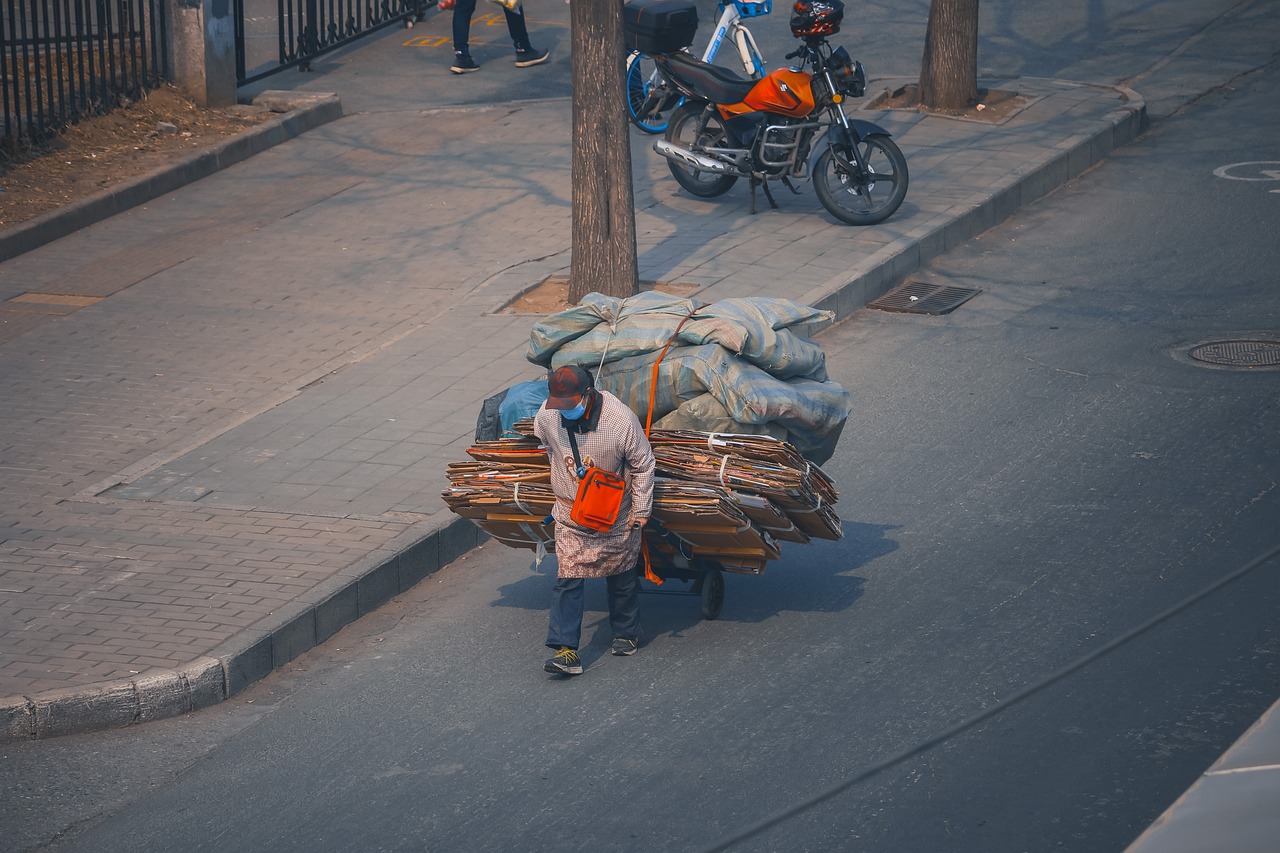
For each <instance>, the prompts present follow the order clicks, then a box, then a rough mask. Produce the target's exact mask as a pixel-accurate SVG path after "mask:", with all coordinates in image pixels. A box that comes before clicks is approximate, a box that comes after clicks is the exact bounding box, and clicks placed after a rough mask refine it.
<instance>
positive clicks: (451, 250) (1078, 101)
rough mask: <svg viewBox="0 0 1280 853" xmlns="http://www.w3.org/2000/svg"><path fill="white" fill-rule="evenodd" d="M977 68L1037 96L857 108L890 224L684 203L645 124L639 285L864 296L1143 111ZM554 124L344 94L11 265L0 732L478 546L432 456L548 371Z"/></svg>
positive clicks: (5, 347) (96, 710)
mask: <svg viewBox="0 0 1280 853" xmlns="http://www.w3.org/2000/svg"><path fill="white" fill-rule="evenodd" d="M991 85H995V86H997V87H999V88H1014V89H1017V90H1019V91H1020V92H1021V93H1023V94H1025V95H1029V96H1031V97H1033V98H1034V102H1033V103H1031V104H1030V105H1029V106H1027V107H1026V108H1025V109H1024V110H1023V111H1022V112H1020V113H1019V114H1018V115H1016V116H1014V117H1013V118H1012V119H1011V120H1009V121H1008V122H1006V123H1005V124H1002V125H999V126H993V125H989V124H986V123H980V122H965V121H958V120H953V119H945V118H938V117H922V116H919V115H917V114H914V113H909V112H900V111H894V112H881V113H873V114H869V115H866V116H864V117H866V118H868V119H871V120H875V121H879V122H880V123H882V124H884V125H885V126H886V127H888V128H889V129H890V130H891V131H892V132H893V133H894V135H895V136H896V137H897V139H898V141H899V144H900V145H901V147H902V148H903V149H904V151H905V152H906V154H907V158H908V162H909V164H910V168H911V176H912V183H911V188H910V191H909V193H908V196H907V201H906V203H905V204H904V206H903V208H902V209H901V210H900V212H899V213H898V214H897V215H896V216H895V217H894V218H893V219H891V220H890V221H889V222H887V223H885V224H883V225H881V226H877V227H875V228H865V229H856V228H849V227H845V226H841V225H836V224H834V222H833V220H831V219H830V218H829V217H827V216H826V215H825V213H824V212H823V211H822V209H821V206H820V205H819V204H818V202H817V199H816V197H815V196H814V195H813V194H812V191H811V190H806V191H805V192H804V194H803V195H800V196H792V195H790V194H789V193H780V194H778V195H777V196H776V197H777V199H778V202H779V204H780V206H781V210H779V211H776V212H775V211H768V210H767V209H765V210H764V211H763V212H761V213H759V214H757V215H754V216H753V215H751V214H750V213H749V204H748V197H747V194H746V190H745V188H735V189H734V190H733V191H732V192H730V193H729V194H728V195H727V196H725V197H723V198H721V199H717V200H714V201H706V200H700V199H694V198H691V197H689V196H687V195H684V194H680V193H678V192H677V189H678V188H677V186H676V184H675V182H674V181H673V180H672V179H671V178H670V176H669V174H668V173H667V169H666V166H665V163H664V161H661V160H660V158H658V157H657V155H655V154H653V153H652V152H651V151H650V150H649V145H650V141H651V140H650V139H649V138H647V137H643V138H642V137H640V136H639V135H638V134H637V135H635V137H634V138H633V157H634V163H635V172H636V178H635V189H636V203H637V231H638V242H639V247H640V269H641V276H642V278H645V279H649V280H666V281H681V282H688V283H691V284H694V285H696V286H698V287H699V288H700V290H699V291H698V292H697V293H696V296H697V297H698V298H700V299H703V300H706V301H713V300H715V299H719V298H724V297H728V296H756V295H769V296H786V297H789V298H793V299H797V300H799V301H802V302H806V303H808V304H814V305H819V306H821V307H827V308H831V309H832V310H835V311H837V313H838V314H839V316H845V315H847V314H848V313H850V312H851V311H853V310H856V309H857V308H859V307H861V306H862V305H864V304H865V303H866V302H867V301H868V300H870V299H872V298H875V297H876V296H878V295H880V294H881V293H883V292H884V291H886V290H887V289H888V288H889V287H891V286H892V285H894V284H896V283H897V282H898V281H899V280H901V279H902V278H903V277H904V276H906V275H908V274H909V273H910V272H911V271H912V270H914V269H916V268H917V267H918V266H919V265H920V264H921V263H923V262H924V261H926V260H928V259H929V258H931V257H933V256H935V255H937V254H938V253H940V252H942V251H945V250H946V249H947V248H948V247H949V246H952V245H955V244H956V243H958V242H960V241H962V240H964V239H968V238H969V237H971V236H973V235H974V234H977V233H980V232H981V231H982V230H984V229H985V228H987V227H990V226H991V225H993V224H995V223H996V222H998V221H1000V220H1001V219H1003V218H1005V217H1006V216H1008V215H1009V214H1010V213H1012V212H1013V211H1014V210H1016V209H1017V208H1018V207H1019V206H1020V205H1022V204H1025V203H1027V202H1029V201H1031V200H1033V199H1035V198H1037V197H1039V196H1040V195H1043V194H1044V193H1045V192H1047V191H1049V190H1051V189H1053V188H1054V187H1056V186H1058V185H1060V184H1061V183H1063V182H1064V181H1066V180H1068V179H1069V178H1071V177H1072V176H1074V175H1076V174H1078V173H1079V172H1081V171H1083V170H1084V169H1086V168H1088V167H1089V166H1090V165H1092V164H1094V163H1096V162H1098V161H1099V160H1101V159H1102V158H1103V157H1105V156H1106V154H1107V153H1108V152H1109V151H1111V150H1112V149H1113V148H1114V147H1115V146H1117V145H1119V144H1123V143H1124V142H1126V141H1127V140H1129V139H1131V138H1132V137H1133V136H1134V135H1136V133H1137V131H1138V129H1139V127H1140V123H1141V111H1142V102H1141V100H1140V99H1138V98H1137V97H1136V96H1135V95H1134V94H1133V93H1131V92H1123V91H1118V90H1114V89H1110V88H1105V87H1094V86H1084V85H1078V84H1071V83H1062V82H1058V81H1051V80H1032V79H1022V80H1017V81H992V83H991ZM568 128H569V103H568V101H567V100H563V99H556V100H546V101H535V102H524V103H519V104H508V105H502V106H497V107H477V108H456V109H449V110H437V111H432V112H430V113H429V114H428V113H424V112H421V111H419V110H404V111H391V112H371V113H367V114H361V115H355V116H348V117H346V118H342V119H340V120H337V121H334V122H332V123H330V124H326V125H324V126H323V127H320V128H317V129H315V130H312V131H309V132H308V133H306V134H304V135H303V136H301V137H299V138H297V139H294V140H291V141H287V142H284V143H282V144H280V145H278V146H277V147H275V148H272V149H270V150H268V151H266V152H264V153H261V154H258V155H257V156H255V157H253V158H252V159H250V160H248V161H245V162H243V163H240V164H238V165H236V166H233V167H231V168H229V169H226V170H224V171H221V172H219V173H217V174H215V175H213V176H211V177H208V178H205V179H203V180H201V181H199V182H197V183H195V184H192V185H190V186H188V187H186V188H184V189H182V190H180V191H177V192H174V193H171V194H169V195H167V196H164V197H162V198H160V199H157V200H155V201H153V202H149V203H147V204H146V205H144V206H142V207H139V208H135V209H133V210H131V211H128V212H126V213H122V214H119V215H116V216H114V217H112V218H111V219H109V220H106V221H104V222H102V223H100V224H98V225H95V226H93V227H90V228H86V229H83V230H81V231H78V232H76V233H74V234H71V235H70V236H67V237H64V238H62V239H60V240H58V241H56V242H54V243H51V244H49V245H47V246H44V247H42V248H39V249H36V250H34V251H31V252H29V253H27V254H24V255H21V256H19V257H17V258H14V259H12V260H10V261H7V262H5V263H3V264H0V320H2V321H6V322H5V323H4V324H3V325H0V395H2V397H3V399H4V400H5V401H6V405H5V406H4V407H3V410H0V591H3V593H4V595H3V600H2V601H0V720H2V721H3V724H2V725H0V742H3V741H4V740H9V739H18V738H29V737H36V736H49V735H54V734H60V733H65V732H69V731H77V730H86V729H91V728H95V727H102V726H107V725H122V724H127V723H130V722H135V721H138V720H145V719H151V718H155V717H162V716H167V715H172V714H175V713H181V712H184V711H187V710H190V709H193V708H196V707H201V706H204V705H207V704H210V703H211V702H216V701H220V700H221V699H223V698H225V697H226V696H227V695H230V694H231V693H234V692H235V691H236V690H238V689H240V688H241V687H242V686H243V685H244V684H246V683H248V682H249V681H252V680H253V679H255V678H259V677H261V676H262V675H264V674H265V673H266V672H269V671H270V669H271V668H272V667H273V666H279V665H281V664H283V663H285V662H287V661H288V660H289V659H291V658H292V657H293V656H295V655H296V654H298V653H300V652H301V651H303V650H305V649H306V648H309V647H310V646H312V645H314V644H315V643H317V642H319V641H322V640H324V639H325V638H327V637H328V636H329V635H331V634H332V633H333V632H334V631H335V630H337V628H339V627H341V625H343V624H345V623H346V622H348V621H350V620H351V619H353V618H356V617H357V616H358V615H359V614H361V613H363V612H367V611H368V610H369V609H372V608H373V607H376V606H378V604H380V603H381V602H383V601H385V600H386V599H387V598H388V597H389V596H391V595H394V594H396V593H397V592H398V591H399V590H401V589H403V588H406V587H407V586H408V585H411V584H412V583H414V582H416V581H417V580H420V579H421V578H422V577H423V576H425V575H426V574H427V573H429V572H430V571H433V570H435V568H437V567H438V566H440V565H442V564H444V563H447V562H448V561H449V560H451V559H452V558H453V557H455V556H456V555H458V554H459V553H462V552H463V551H465V550H466V549H467V548H469V547H472V546H474V544H476V542H477V541H478V540H477V534H476V533H475V530H474V528H472V527H471V526H470V525H469V524H468V523H465V522H458V521H457V520H456V519H455V518H454V517H453V516H452V515H451V514H449V513H448V512H447V511H446V510H444V508H443V505H442V503H441V501H440V499H439V492H440V489H441V488H443V485H444V482H445V481H444V474H443V469H444V465H445V463H446V462H448V461H451V460H453V459H458V458H462V456H463V455H464V454H463V451H464V449H465V447H466V445H467V444H468V439H469V438H470V435H471V432H472V429H473V427H474V422H475V414H476V412H477V410H478V407H479V404H480V401H482V400H483V399H484V398H485V397H487V396H489V395H490V394H492V393H494V392H496V391H497V390H500V389H501V388H504V387H507V386H508V385H510V384H512V383H513V382H515V381H519V380H524V379H530V378H536V377H537V376H538V375H539V371H538V370H537V369H536V368H534V367H533V366H532V365H530V364H528V363H527V362H526V361H525V360H524V352H525V348H526V346H527V338H528V330H529V327H530V326H531V325H532V323H533V322H534V318H531V317H527V316H513V315H509V314H502V313H497V309H498V308H499V307H500V306H502V305H504V304H505V303H506V302H507V301H508V300H509V299H511V298H512V297H513V296H515V295H516V294H517V293H518V292H520V291H521V290H522V289H524V288H527V287H529V286H531V285H534V284H536V283H538V282H539V281H541V280H542V279H543V278H545V277H546V276H548V275H551V274H563V273H566V272H567V270H568V266H569V248H570V246H569V240H570V237H569V235H570V186H569V159H570V147H569V134H568ZM514 150H518V151H519V152H520V156H519V157H518V158H515V159H516V162H512V161H511V159H509V158H505V157H501V156H495V153H494V152H503V151H514ZM15 300H16V301H15ZM512 558H513V559H524V556H523V555H518V554H516V553H515V552H513V556H512ZM4 697H8V698H4Z"/></svg>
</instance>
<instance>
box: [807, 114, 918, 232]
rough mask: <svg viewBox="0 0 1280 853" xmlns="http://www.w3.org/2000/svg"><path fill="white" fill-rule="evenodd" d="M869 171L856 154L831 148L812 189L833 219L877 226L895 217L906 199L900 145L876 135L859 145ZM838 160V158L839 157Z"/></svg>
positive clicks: (816, 169)
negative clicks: (855, 156)
mask: <svg viewBox="0 0 1280 853" xmlns="http://www.w3.org/2000/svg"><path fill="white" fill-rule="evenodd" d="M858 150H859V151H860V152H861V154H862V157H863V161H864V162H865V163H866V164H867V168H866V171H865V172H863V171H861V170H860V169H858V167H857V165H856V162H855V161H854V159H853V152H852V151H850V150H849V149H848V148H847V147H845V146H843V145H839V146H837V145H831V146H828V147H827V150H826V151H823V152H822V154H821V155H820V156H819V157H818V162H817V163H815V164H814V167H813V188H814V189H815V190H816V191H817V193H818V201H820V202H822V206H823V207H825V208H826V209H827V210H828V211H829V212H830V213H831V215H832V216H834V217H836V218H837V219H839V220H841V221H843V222H847V223H848V224H850V225H875V224H876V223H877V222H883V221H885V220H886V219H888V218H889V217H890V216H892V215H893V213H894V211H896V210H897V209H898V205H900V204H902V200H903V199H904V198H906V195H907V181H908V178H907V158H906V157H904V156H903V155H902V150H901V149H899V148H898V146H897V143H895V142H894V141H893V140H892V139H890V138H889V137H887V136H881V135H880V134H875V135H873V136H867V137H865V138H863V140H862V141H861V142H859V143H858ZM837 154H838V155H839V156H836V155H837Z"/></svg>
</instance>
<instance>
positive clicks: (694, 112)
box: [665, 103, 738, 198]
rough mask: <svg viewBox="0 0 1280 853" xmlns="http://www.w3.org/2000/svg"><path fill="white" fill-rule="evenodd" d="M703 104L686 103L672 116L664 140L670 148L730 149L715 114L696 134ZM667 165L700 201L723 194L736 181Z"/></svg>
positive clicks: (677, 164) (721, 174) (721, 122)
mask: <svg viewBox="0 0 1280 853" xmlns="http://www.w3.org/2000/svg"><path fill="white" fill-rule="evenodd" d="M705 107H706V104H701V103H692V104H689V103H686V104H684V105H683V106H681V107H680V108H679V109H677V110H676V111H675V112H674V113H672V114H671V124H670V125H669V126H668V127H667V134H666V137H665V138H666V140H667V141H668V142H670V143H672V144H673V145H679V146H680V147H681V148H687V149H689V150H690V151H693V152H695V153H700V152H701V151H702V149H703V148H727V147H729V132H728V130H726V129H725V126H724V122H723V121H722V120H721V119H720V116H719V115H718V114H716V113H714V112H713V113H712V114H711V115H710V116H709V117H708V119H707V126H706V129H705V130H703V131H702V132H701V133H699V132H698V122H699V120H700V119H701V117H702V112H703V110H704V109H705ZM667 166H668V167H670V169H671V174H672V175H673V176H674V177H675V179H676V180H677V181H679V182H680V186H682V187H684V188H685V189H686V190H688V191H689V192H691V193H693V194H694V195H696V196H698V197H699V198H714V197H716V196H718V195H724V194H725V193H727V192H728V191H729V188H730V187H731V186H733V185H734V184H735V183H736V182H737V180H738V176H737V175H726V174H724V173H723V172H704V171H702V170H701V169H695V168H694V167H692V166H686V165H684V164H682V163H677V162H676V161H675V160H668V161H667Z"/></svg>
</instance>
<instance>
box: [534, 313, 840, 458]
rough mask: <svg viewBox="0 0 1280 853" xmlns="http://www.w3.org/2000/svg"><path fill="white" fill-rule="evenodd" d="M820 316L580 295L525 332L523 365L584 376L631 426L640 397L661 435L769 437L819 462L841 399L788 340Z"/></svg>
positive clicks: (835, 429)
mask: <svg viewBox="0 0 1280 853" xmlns="http://www.w3.org/2000/svg"><path fill="white" fill-rule="evenodd" d="M691 313H692V316H690V314H691ZM830 317H831V314H830V313H829V312H824V311H817V310H815V309H812V308H809V307H807V306H804V305H800V304H799V303H796V302H792V301H790V300H787V299H772V298H756V299H726V300H722V301H721V302H715V303H710V304H708V303H702V302H699V301H697V300H692V299H680V298H676V297H671V296H667V295H664V294H658V293H642V294H639V295H637V296H633V297H629V298H627V299H617V298H614V297H607V296H603V295H601V294H599V293H591V294H588V295H587V296H586V298H584V299H583V301H582V303H581V304H579V305H578V306H576V307H574V308H570V309H568V310H567V311H562V312H560V313H558V314H554V315H552V316H551V317H548V318H546V319H545V320H543V321H541V322H540V323H538V324H537V325H535V326H534V328H533V331H532V332H531V334H530V342H529V352H528V355H527V357H528V359H529V360H530V361H532V362H533V363H535V364H541V365H543V366H546V367H549V368H554V367H560V366H562V365H565V364H576V365H579V366H582V367H585V368H587V369H589V370H591V371H593V372H594V373H595V374H596V385H597V386H598V387H601V388H604V389H605V390H608V391H610V392H611V393H613V394H614V395H615V396H617V397H618V398H619V399H620V400H622V401H623V402H624V403H625V404H626V405H627V406H628V407H629V408H630V409H631V410H632V411H633V412H635V413H636V415H637V416H638V417H639V418H640V419H641V421H642V422H644V421H646V420H647V419H648V417H649V414H650V400H651V399H652V404H653V413H652V416H653V420H654V422H655V423H656V424H658V425H660V426H661V427H662V428H665V429H690V430H702V431H706V432H735V433H752V434H766V435H772V436H774V437H776V438H780V439H783V440H785V441H788V442H790V443H791V444H793V445H794V446H795V447H796V448H797V449H798V450H799V451H800V452H801V453H802V454H803V455H804V456H805V458H806V459H809V460H811V461H814V462H817V463H822V462H825V461H826V460H827V459H829V458H831V455H832V453H834V451H835V445H836V441H837V440H838V439H839V436H840V432H841V430H842V429H843V428H844V423H845V420H846V419H847V418H848V416H849V395H848V393H847V392H846V391H845V390H844V388H842V387H841V386H840V385H839V384H837V383H835V382H831V381H829V380H828V379H827V373H826V359H825V355H824V353H823V352H822V349H821V347H819V346H818V345H817V344H815V343H813V342H812V341H810V340H808V339H807V338H806V337H804V336H803V335H802V334H800V332H799V331H796V330H805V329H807V328H808V327H810V326H812V325H813V324H816V323H819V322H823V321H826V320H829V319H830ZM669 342H670V343H671V346H670V348H669V349H666V352H665V354H664V353H663V350H664V349H665V348H667V345H668V343H669ZM659 358H661V360H659ZM655 364H657V367H658V371H657V380H656V382H655V381H654V365H655Z"/></svg>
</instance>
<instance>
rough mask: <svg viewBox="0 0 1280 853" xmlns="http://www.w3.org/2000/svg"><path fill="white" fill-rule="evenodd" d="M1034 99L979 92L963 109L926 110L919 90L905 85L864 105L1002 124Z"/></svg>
mask: <svg viewBox="0 0 1280 853" xmlns="http://www.w3.org/2000/svg"><path fill="white" fill-rule="evenodd" d="M1032 100H1033V99H1032V98H1028V97H1026V96H1025V95H1019V94H1018V93H1017V92H1010V91H1006V90H1004V89H979V90H978V100H977V102H975V103H974V104H972V105H971V106H968V107H966V108H964V109H963V110H929V109H926V108H924V107H923V106H921V104H920V87H919V86H918V85H917V84H915V83H908V84H907V85H905V86H900V87H898V88H897V89H888V90H886V91H884V92H883V93H881V94H879V95H877V96H876V97H874V98H872V99H871V100H870V101H868V102H867V105H866V109H871V110H915V111H917V112H922V113H928V114H929V115H945V116H951V117H952V118H961V119H968V120H969V121H985V122H990V123H991V124H1001V123H1003V122H1005V121H1007V120H1008V119H1010V118H1012V117H1013V116H1015V115H1017V114H1018V113H1019V112H1021V111H1022V109H1023V107H1025V106H1027V104H1029V103H1031V101H1032Z"/></svg>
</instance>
